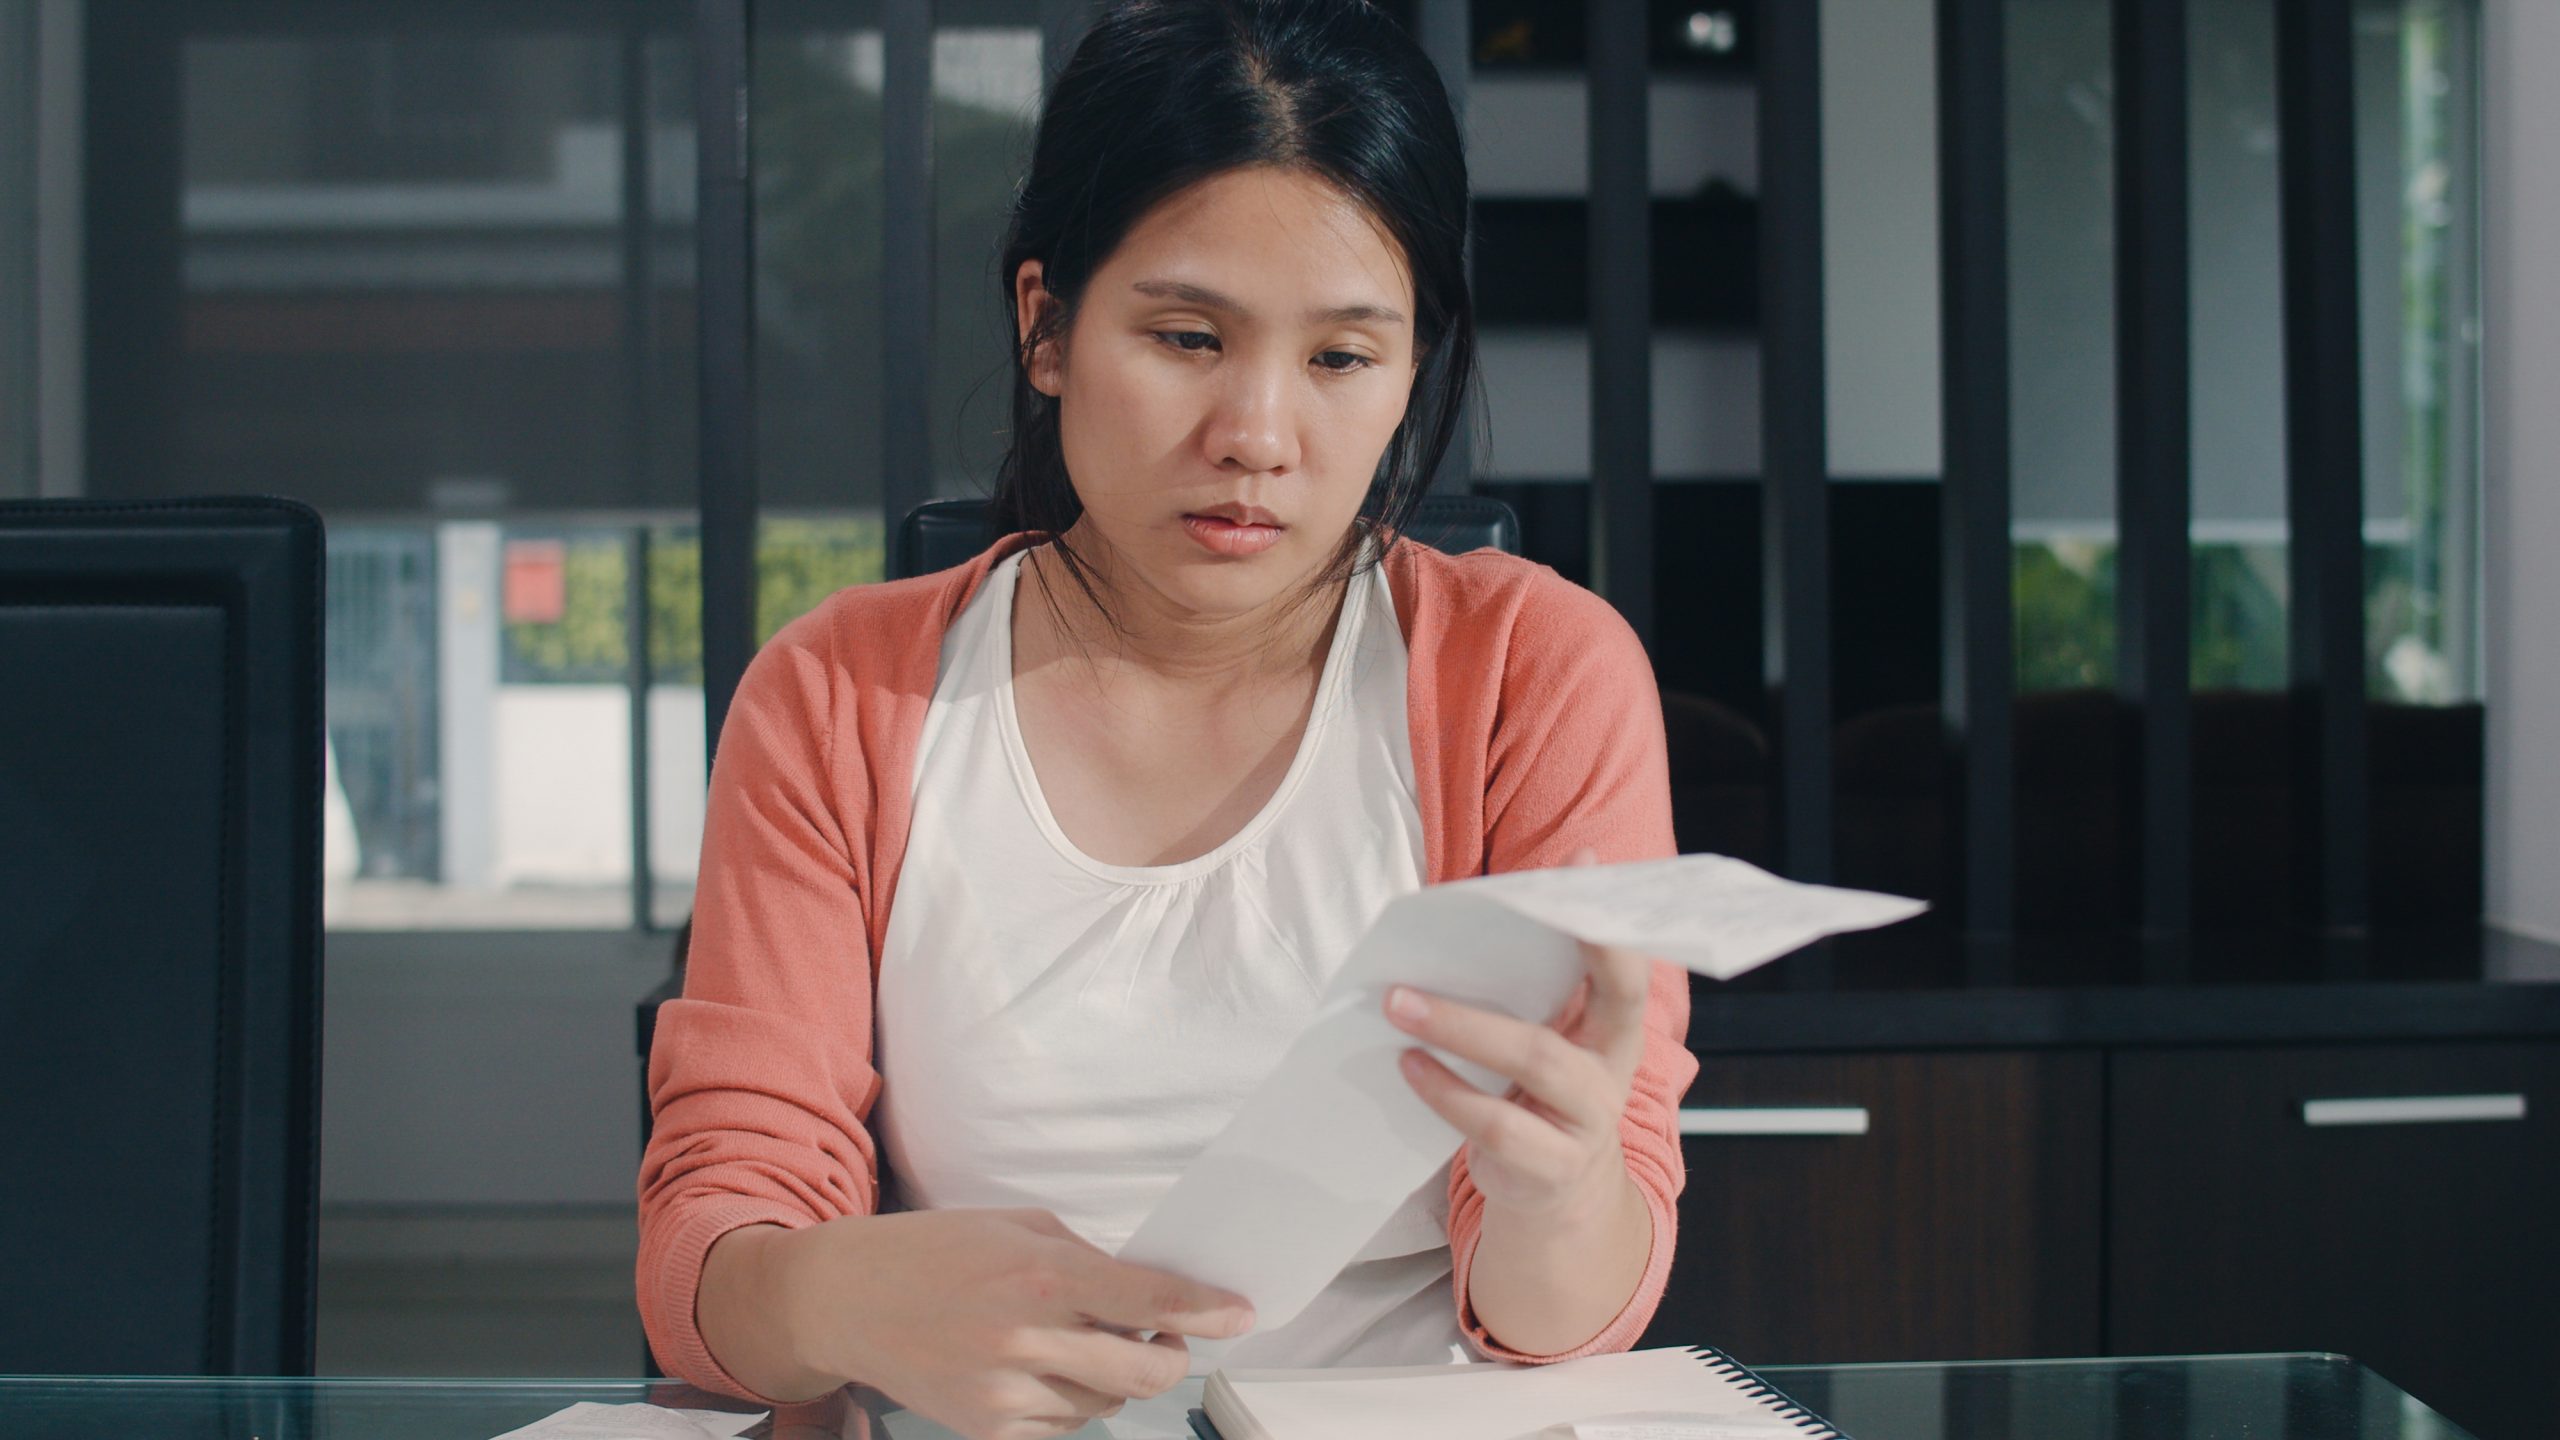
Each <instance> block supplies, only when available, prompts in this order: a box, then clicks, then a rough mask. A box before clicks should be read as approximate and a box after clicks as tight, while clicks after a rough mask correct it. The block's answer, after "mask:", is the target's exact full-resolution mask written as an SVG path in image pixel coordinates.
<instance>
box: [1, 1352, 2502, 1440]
mask: <svg viewBox="0 0 2560 1440" xmlns="http://www.w3.org/2000/svg"><path fill="white" fill-rule="evenodd" d="M1762 1373H1763V1374H1764V1375H1765V1376H1766V1378H1767V1379H1768V1380H1769V1381H1770V1383H1772V1384H1774V1385H1776V1386H1777V1387H1778V1388H1780V1389H1782V1390H1784V1391H1786V1392H1787V1393H1788V1394H1789V1395H1790V1396H1792V1397H1793V1398H1794V1399H1796V1400H1797V1401H1798V1402H1800V1403H1802V1404H1803V1405H1805V1406H1806V1407H1808V1408H1810V1409H1812V1410H1814V1411H1816V1412H1818V1413H1820V1414H1821V1415H1823V1416H1824V1417H1826V1418H1827V1419H1829V1420H1831V1421H1832V1422H1833V1423H1834V1424H1836V1425H1837V1426H1839V1428H1840V1429H1841V1431H1842V1432H1843V1433H1844V1434H1846V1435H1849V1436H1851V1437H1852V1440H2081V1437H2086V1440H2242V1437H2250V1440H2279V1437H2280V1440H2471V1437H2469V1436H2468V1435H2466V1434H2465V1432H2464V1431H2462V1430H2461V1429H2460V1428H2458V1427H2457V1426H2455V1425H2454V1424H2452V1423H2451V1422H2450V1421H2447V1420H2445V1419H2444V1418H2442V1417H2441V1416H2439V1415H2437V1414H2436V1413H2435V1412H2434V1411H2433V1410H2430V1409H2428V1408H2427V1407H2426V1405H2424V1404H2423V1403H2421V1402H2420V1401H2418V1400H2417V1399H2416V1398H2414V1397H2412V1396H2410V1395H2407V1394H2404V1393H2402V1391H2401V1390H2400V1389H2399V1388H2398V1387H2396V1386H2394V1385H2393V1384H2391V1382H2389V1381H2388V1380H2385V1379H2383V1378H2382V1377H2381V1376H2379V1375H2376V1374H2374V1373H2373V1372H2372V1371H2370V1370H2367V1369H2365V1368H2364V1367H2363V1366H2361V1365H2359V1364H2357V1363H2356V1362H2355V1361H2353V1360H2350V1359H2348V1358H2346V1357H2345V1356H2341V1355H2213V1356H2195V1357H2173V1358H2159V1359H2134V1360H2027V1361H1977V1362H1966V1363H1957V1364H1910V1365H1791V1366H1773V1367H1770V1368H1768V1369H1766V1370H1765V1371H1763V1372H1762ZM1199 1383H1200V1382H1198V1381H1196V1380H1194V1381H1191V1382H1189V1383H1188V1384H1187V1385H1186V1386H1185V1387H1183V1388H1181V1389H1178V1390H1177V1391H1176V1392H1175V1393H1173V1394H1172V1395H1168V1396H1166V1397H1164V1399H1163V1400H1162V1401H1160V1402H1158V1403H1157V1404H1155V1405H1153V1406H1150V1407H1148V1417H1141V1416H1138V1415H1136V1414H1134V1413H1133V1414H1131V1415H1130V1416H1127V1417H1124V1418H1123V1421H1122V1422H1121V1423H1117V1424H1114V1425H1111V1426H1109V1427H1107V1428H1106V1427H1105V1426H1101V1425H1092V1426H1087V1427H1086V1428H1085V1429H1084V1430H1082V1431H1079V1432H1077V1436H1078V1440H1159V1437H1172V1440H1187V1436H1186V1435H1184V1434H1183V1432H1181V1431H1180V1430H1179V1429H1178V1428H1175V1429H1168V1428H1165V1427H1168V1426H1172V1427H1178V1426H1179V1425H1180V1417H1181V1414H1182V1412H1183V1410H1184V1409H1185V1408H1186V1407H1188V1406H1189V1405H1193V1404H1197V1403H1198V1399H1199V1396H1198V1391H1199ZM580 1401H589V1402H596V1403H602V1404H608V1405H621V1404H635V1403H642V1402H646V1403H650V1404H656V1405H662V1406H667V1407H670V1408H676V1409H729V1410H740V1409H744V1408H747V1407H744V1406H742V1405H740V1404H739V1403H738V1402H736V1401H730V1400H723V1399H720V1398H718V1397H714V1396H710V1395H706V1394H704V1393H703V1392H701V1391H699V1390H694V1389H691V1388H689V1387H687V1386H683V1385H679V1384H675V1383H672V1382H656V1383H650V1382H642V1381H632V1380H623V1381H613V1380H334V1379H333V1380H204V1379H125V1378H95V1379H92V1378H81V1377H0V1434H5V1435H7V1436H10V1437H12V1440H127V1437H131V1436H137V1435H147V1436H151V1437H153V1440H492V1437H494V1436H497V1435H500V1434H503V1433H505V1432H507V1431H510V1430H514V1429H517V1428H519V1427H521V1426H524V1425H528V1424H531V1423H532V1422H534V1421H536V1420H539V1419H542V1418H543V1417H545V1416H547V1415H550V1414H553V1413H554V1412H556V1411H559V1410H561V1409H564V1408H566V1407H567V1406H570V1405H572V1404H576V1403H578V1402H580ZM1150 1417H1151V1418H1150ZM947 1433H948V1432H946V1431H943V1430H941V1429H940V1428H939V1427H936V1426H933V1425H930V1424H927V1423H925V1422H923V1421H921V1420H919V1419H918V1418H917V1417H915V1416H913V1415H909V1414H906V1413H905V1412H902V1411H898V1410H896V1409H895V1408H894V1407H892V1406H891V1405H889V1404H888V1403H887V1402H886V1401H884V1400H882V1399H881V1398H880V1397H878V1396H876V1395H872V1394H869V1393H867V1392H860V1391H853V1392H844V1393H842V1394H839V1395H838V1396H835V1397H832V1398H831V1399H829V1400H825V1401H820V1402H816V1403H813V1404H809V1405H802V1406H795V1407H791V1408H788V1409H785V1410H783V1411H781V1412H779V1413H777V1414H776V1415H774V1416H773V1417H772V1418H771V1419H770V1420H769V1421H767V1422H765V1423H763V1424H760V1425H757V1426H756V1427H754V1428H752V1429H750V1430H748V1431H747V1432H746V1437H745V1440H875V1437H882V1436H885V1437H887V1440H939V1437H942V1436H945V1435H947ZM1487 1440H1508V1437H1499V1436H1496V1437H1487Z"/></svg>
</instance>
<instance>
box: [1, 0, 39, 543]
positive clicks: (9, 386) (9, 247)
mask: <svg viewBox="0 0 2560 1440" xmlns="http://www.w3.org/2000/svg"><path fill="white" fill-rule="evenodd" d="M35 201H36V7H35V6H34V5H33V4H31V3H27V0H5V3H0V498H9V497H14V496H20V495H32V494H34V493H35V490H36V480H35V458H36V435H35V414H36V371H35V342H36V337H35V298H36V204H35Z"/></svg>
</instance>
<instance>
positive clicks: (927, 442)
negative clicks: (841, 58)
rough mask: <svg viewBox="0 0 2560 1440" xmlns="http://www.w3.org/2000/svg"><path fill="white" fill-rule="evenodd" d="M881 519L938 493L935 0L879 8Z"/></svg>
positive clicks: (892, 529) (889, 521) (887, 522)
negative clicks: (935, 421)
mask: <svg viewBox="0 0 2560 1440" xmlns="http://www.w3.org/2000/svg"><path fill="white" fill-rule="evenodd" d="M880 54H881V59H880V71H881V85H880V104H881V111H882V114H881V126H880V143H881V150H882V153H881V172H880V174H881V197H880V226H881V230H880V322H881V323H880V343H881V346H882V354H881V367H880V406H881V416H880V418H881V425H880V520H881V524H882V527H883V529H884V531H885V533H887V534H890V535H892V536H894V535H895V534H896V533H897V531H898V527H899V525H900V524H901V523H902V522H903V521H904V520H905V519H906V517H907V512H908V511H910V510H912V509H914V508H915V507H916V506H918V505H921V504H923V503H924V502H925V501H926V500H928V499H930V498H931V497H932V495H933V418H932V416H933V0H882V3H881V7H880Z"/></svg>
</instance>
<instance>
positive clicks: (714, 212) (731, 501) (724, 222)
mask: <svg viewBox="0 0 2560 1440" xmlns="http://www.w3.org/2000/svg"><path fill="white" fill-rule="evenodd" d="M751 4H752V0H695V4H694V12H693V13H694V32H693V51H694V81H693V84H694V125H695V130H694V136H695V139H694V145H695V155H696V172H695V180H694V186H695V208H696V215H695V228H696V241H695V255H696V260H695V264H696V265H697V267H698V275H697V278H696V282H695V285H696V296H697V299H696V310H697V317H698V318H697V327H698V339H697V344H698V346H699V348H700V357H701V379H700V385H701V406H702V414H701V447H702V452H701V470H700V483H701V487H702V493H701V496H700V497H699V500H700V505H701V516H702V699H703V708H704V720H705V731H704V735H705V741H706V744H707V747H708V748H709V750H710V751H711V752H712V753H714V754H716V753H717V752H718V750H719V746H720V726H721V722H722V721H724V720H725V719H727V718H728V713H729V700H730V697H731V696H733V695H735V694H736V693H737V689H738V680H739V678H740V677H741V676H743V675H745V674H746V670H747V661H748V659H749V657H751V656H752V655H753V654H754V653H755V583H756V575H755V543H756V472H755V408H754V406H755V309H754V304H753V298H754V265H755V230H754V223H755V217H754V209H753V203H752V200H751V197H750V195H749V193H748V189H747V180H748V175H747V115H748V103H749V101H750V99H751V98H752V80H753V77H752V74H751V72H750V68H749V64H748V33H749V32H748V27H749V24H750V19H751V16H750V7H751Z"/></svg>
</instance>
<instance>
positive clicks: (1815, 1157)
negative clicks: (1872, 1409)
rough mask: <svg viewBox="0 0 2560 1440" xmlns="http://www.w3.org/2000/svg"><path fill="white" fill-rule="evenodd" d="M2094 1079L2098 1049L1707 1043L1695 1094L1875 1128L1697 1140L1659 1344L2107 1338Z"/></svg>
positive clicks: (1707, 1108) (1949, 1350)
mask: <svg viewBox="0 0 2560 1440" xmlns="http://www.w3.org/2000/svg"><path fill="white" fill-rule="evenodd" d="M2100 1075H2101V1057H2100V1055H2099V1053H2098V1052H2096V1051H2090V1050H2083V1051H2070V1050H2053V1051H2003V1052H1992V1053H1907V1054H1870V1055H1747V1056H1709V1057H1706V1058H1704V1059H1703V1060H1702V1062H1701V1065H1700V1068H1699V1073H1698V1078H1697V1081H1696V1083H1694V1084H1693V1085H1692V1086H1691V1087H1690V1089H1689V1098H1688V1101H1687V1106H1688V1108H1689V1109H1690V1110H1692V1111H1696V1112H1713V1111H1728V1110H1731V1109H1752V1110H1759V1109H1767V1108H1782V1109H1793V1108H1794V1107H1828V1108H1830V1109H1832V1110H1834V1111H1835V1112H1840V1113H1837V1114H1835V1115H1832V1116H1828V1117H1824V1116H1817V1117H1814V1118H1815V1119H1817V1120H1831V1121H1839V1120H1841V1119H1844V1118H1845V1117H1846V1115H1847V1114H1848V1113H1849V1112H1856V1111H1863V1112H1864V1122H1865V1126H1866V1129H1865V1133H1862V1134H1858V1133H1848V1134H1844V1133H1829V1134H1797V1135H1788V1134H1768V1133H1763V1134H1748V1135H1691V1136H1689V1137H1687V1138H1686V1139H1685V1140H1684V1142H1683V1145H1682V1151H1683V1155H1684V1157H1685V1159H1686V1161H1687V1164H1688V1171H1689V1176H1688V1188H1687V1190H1686V1192H1685V1193H1684V1194H1683V1196H1682V1198H1681V1204H1680V1245H1679V1251H1678V1258H1677V1260H1676V1262H1675V1267H1674V1270H1673V1274H1672V1279H1671V1284H1670V1288H1669V1291H1668V1293H1667V1294H1666V1295H1665V1296H1664V1299H1663V1304H1662V1308H1661V1310H1660V1311H1659V1312H1658V1314H1657V1318H1656V1319H1655V1321H1654V1325H1653V1328H1652V1331H1651V1333H1650V1334H1649V1335H1648V1337H1647V1343H1652V1344H1693V1343H1704V1344H1710V1345H1715V1346H1717V1347H1719V1348H1722V1349H1724V1350H1726V1351H1728V1352H1730V1353H1731V1354H1733V1355H1735V1356H1736V1357H1738V1358H1740V1359H1742V1360H1744V1361H1745V1362H1747V1363H1751V1364H1782V1363H1787V1362H1794V1361H1804V1362H1812V1361H1833V1362H1843V1361H1857V1360H1956V1359H1973V1358H1993V1357H2021V1356H2039V1355H2092V1354H2097V1353H2099V1328H2098V1326H2099V1313H2100V1301H2099V1289H2098V1276H2099V1259H2100V1253H2101V1252H2100V1215H2099V1184H2100V1174H2101V1154H2100V1148H2099V1147H2100V1139H2101V1137H2100V1131H2099V1124H2100V1121H2101V1118H2102V1113H2103V1106H2102V1104H2101V1097H2100V1088H2099V1085H2100ZM1750 1118H1751V1119H1755V1120H1758V1121H1761V1122H1763V1123H1768V1122H1775V1123H1778V1124H1784V1123H1785V1122H1786V1120H1787V1117H1786V1116H1785V1115H1783V1114H1781V1115H1776V1116H1757V1117H1750ZM1693 1123H1697V1122H1693Z"/></svg>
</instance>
